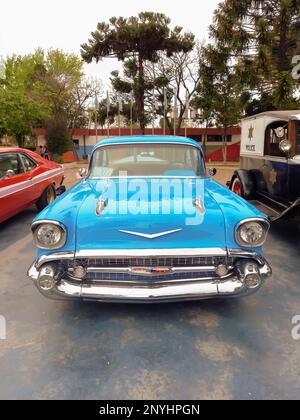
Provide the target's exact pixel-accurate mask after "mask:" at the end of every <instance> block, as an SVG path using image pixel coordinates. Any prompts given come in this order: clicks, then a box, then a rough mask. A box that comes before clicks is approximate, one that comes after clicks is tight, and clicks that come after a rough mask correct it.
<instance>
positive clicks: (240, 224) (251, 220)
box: [235, 217, 271, 248]
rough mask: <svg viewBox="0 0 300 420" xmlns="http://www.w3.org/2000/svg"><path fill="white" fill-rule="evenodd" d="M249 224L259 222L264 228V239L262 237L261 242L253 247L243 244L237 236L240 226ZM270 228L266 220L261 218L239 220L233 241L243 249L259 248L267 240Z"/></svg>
mask: <svg viewBox="0 0 300 420" xmlns="http://www.w3.org/2000/svg"><path fill="white" fill-rule="evenodd" d="M249 222H259V223H262V224H263V225H265V226H266V234H265V237H264V239H263V241H261V242H259V243H258V244H255V245H253V244H247V243H246V242H243V241H242V240H241V238H240V237H239V235H238V231H239V228H240V227H241V226H243V225H244V224H245V223H249ZM270 227H271V225H270V222H269V221H268V220H267V219H262V218H261V217H251V218H249V219H244V220H241V221H240V222H239V223H238V224H237V225H236V227H235V240H236V242H237V243H238V244H239V245H241V246H243V247H246V248H253V247H261V246H263V245H264V243H265V242H266V240H267V236H268V233H269V230H270Z"/></svg>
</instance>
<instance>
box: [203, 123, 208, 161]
mask: <svg viewBox="0 0 300 420" xmlns="http://www.w3.org/2000/svg"><path fill="white" fill-rule="evenodd" d="M207 128H208V127H207V124H205V132H204V138H203V142H202V149H203V153H204V156H206V144H207Z"/></svg>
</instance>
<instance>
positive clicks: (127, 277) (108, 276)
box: [85, 272, 212, 283]
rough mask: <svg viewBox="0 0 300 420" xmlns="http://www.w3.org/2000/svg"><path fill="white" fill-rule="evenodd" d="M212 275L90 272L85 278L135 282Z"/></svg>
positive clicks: (205, 277)
mask: <svg viewBox="0 0 300 420" xmlns="http://www.w3.org/2000/svg"><path fill="white" fill-rule="evenodd" d="M211 277H212V272H205V273H203V272H201V273H173V274H166V275H161V276H153V277H151V276H143V275H132V274H130V273H101V272H97V273H88V274H87V275H86V278H85V280H87V281H91V282H97V281H103V282H105V281H115V282H129V283H130V282H133V283H137V282H138V283H149V282H150V283H159V282H163V281H170V280H171V281H173V280H174V281H176V280H193V279H204V280H205V279H207V278H211Z"/></svg>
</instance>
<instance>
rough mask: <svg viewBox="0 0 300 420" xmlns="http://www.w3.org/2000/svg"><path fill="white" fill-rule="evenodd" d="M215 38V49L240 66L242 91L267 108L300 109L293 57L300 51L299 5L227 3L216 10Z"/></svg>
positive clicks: (272, 0) (288, 0)
mask: <svg viewBox="0 0 300 420" xmlns="http://www.w3.org/2000/svg"><path fill="white" fill-rule="evenodd" d="M211 37H212V39H213V42H214V45H215V48H216V50H218V51H220V52H222V54H223V53H224V52H225V53H226V54H227V56H228V57H230V58H231V60H232V63H234V64H235V65H236V71H237V74H238V75H239V80H240V82H241V83H240V84H241V86H243V87H244V88H246V89H250V90H252V91H254V92H253V93H254V94H253V95H252V99H253V100H254V101H260V98H261V99H262V104H261V105H259V104H258V109H261V107H263V105H264V103H266V98H267V97H268V98H269V99H271V101H272V108H275V109H280V108H284V109H290V108H294V107H295V106H297V102H296V100H295V93H296V91H297V89H298V86H299V85H297V84H296V82H295V81H294V80H293V79H292V67H293V66H292V57H293V56H294V55H295V54H296V53H297V51H299V47H300V0H263V1H262V0H247V1H239V0H225V1H224V2H223V3H221V4H220V5H219V7H218V9H217V10H216V11H215V15H214V22H213V25H212V26H211Z"/></svg>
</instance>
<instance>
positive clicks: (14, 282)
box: [0, 209, 300, 399]
mask: <svg viewBox="0 0 300 420" xmlns="http://www.w3.org/2000/svg"><path fill="white" fill-rule="evenodd" d="M35 214H36V212H35V209H29V210H27V211H25V212H24V213H22V214H20V215H18V216H17V217H15V218H14V219H12V220H10V221H8V222H6V223H4V224H2V225H1V226H0V237H1V241H0V284H1V288H0V315H2V316H4V317H5V318H6V322H7V338H6V340H0V398H1V399H15V398H18V399H206V398H208V399H229V398H236V399H288V398H292V399H299V397H300V379H299V378H300V364H299V360H300V341H294V340H293V339H292V335H291V331H292V328H293V326H292V318H293V317H294V315H297V314H299V315H300V279H299V272H298V269H299V256H300V247H299V245H300V231H299V230H298V228H297V226H296V224H292V223H290V224H286V223H280V224H277V225H273V227H272V229H271V234H270V237H269V240H268V243H267V245H266V248H265V249H266V255H267V258H268V259H269V261H270V262H271V264H272V266H273V269H274V275H273V277H272V279H271V280H269V282H268V284H267V285H266V286H265V287H264V288H263V289H262V290H261V291H260V292H259V293H258V294H256V295H254V296H251V297H248V298H244V299H241V300H212V301H202V302H193V303H180V304H178V303H175V304H164V305H153V306H145V305H138V306H136V305H120V304H117V305H116V304H113V305H112V304H95V303H79V302H75V303H74V302H71V303H69V302H53V301H48V300H46V299H45V298H43V297H42V296H41V295H40V294H39V293H38V291H37V290H36V289H35V288H34V287H33V285H32V284H31V281H30V280H29V279H28V278H27V277H26V271H27V269H28V267H29V265H30V264H31V263H32V261H33V260H34V256H35V249H34V246H33V244H32V240H31V233H30V224H31V221H32V218H33V217H34V216H35Z"/></svg>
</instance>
